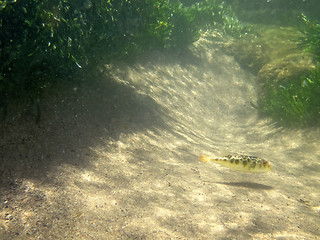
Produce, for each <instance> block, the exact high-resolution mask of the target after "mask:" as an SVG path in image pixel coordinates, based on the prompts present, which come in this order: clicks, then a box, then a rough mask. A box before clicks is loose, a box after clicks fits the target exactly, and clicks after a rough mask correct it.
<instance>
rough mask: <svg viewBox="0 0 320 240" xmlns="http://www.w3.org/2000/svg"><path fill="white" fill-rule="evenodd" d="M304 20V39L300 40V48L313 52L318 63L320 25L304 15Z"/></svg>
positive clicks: (319, 54)
mask: <svg viewBox="0 0 320 240" xmlns="http://www.w3.org/2000/svg"><path fill="white" fill-rule="evenodd" d="M302 20H303V22H304V23H305V24H304V26H305V30H304V37H303V38H300V41H301V43H300V46H302V47H304V48H305V50H307V51H310V52H312V53H313V54H314V55H315V56H316V58H317V60H318V61H320V24H319V23H317V22H314V21H311V20H310V19H309V18H308V17H307V16H305V15H304V14H302Z"/></svg>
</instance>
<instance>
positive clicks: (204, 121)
mask: <svg viewBox="0 0 320 240" xmlns="http://www.w3.org/2000/svg"><path fill="white" fill-rule="evenodd" d="M97 72H99V74H93V75H92V76H91V77H89V78H92V81H87V84H79V85H77V86H69V87H64V90H63V91H62V92H60V94H59V95H58V96H54V97H52V96H48V100H47V103H46V104H42V106H41V109H42V116H41V121H40V124H39V125H36V124H35V123H34V122H33V121H32V120H31V119H28V117H25V118H24V119H21V118H15V119H13V120H12V121H9V120H8V121H7V122H4V123H1V127H0V131H1V132H0V133H1V139H0V173H1V179H0V181H1V182H0V194H1V199H0V200H1V202H0V209H1V211H0V239H245V240H247V239H320V174H319V172H320V148H319V143H320V130H319V129H303V130H288V129H284V128H280V127H278V126H277V125H276V124H273V123H272V122H271V121H269V120H268V119H265V118H261V117H259V116H258V113H257V111H256V110H255V109H254V108H252V107H251V103H253V104H254V103H255V102H256V101H257V96H256V79H255V77H254V76H253V75H251V74H250V73H248V72H246V71H244V70H242V69H241V68H240V67H239V65H238V64H237V63H236V62H235V61H234V59H233V58H232V57H229V56H227V55H225V54H224V53H223V52H221V51H220V50H218V49H216V48H215V47H214V46H213V45H212V44H211V43H210V42H209V41H207V40H205V39H201V40H199V41H198V42H197V43H195V44H194V46H192V47H190V51H189V52H186V53H184V54H181V55H180V56H172V55H170V54H166V53H153V54H149V55H148V56H144V57H142V58H141V59H139V60H138V61H137V62H135V63H134V64H131V65H124V64H113V65H103V64H102V65H101V66H98V69H97ZM89 80H90V79H89ZM9 119H12V118H11V117H9ZM201 153H204V154H208V155H210V156H221V155H224V154H225V153H237V154H249V155H256V156H259V157H263V158H265V159H266V160H268V161H270V162H271V163H272V166H273V169H272V171H271V172H269V173H266V174H250V173H239V172H233V171H232V170H229V169H226V168H223V167H220V166H219V165H215V164H210V163H208V164H205V163H200V162H199V161H198V158H199V155H200V154H201Z"/></svg>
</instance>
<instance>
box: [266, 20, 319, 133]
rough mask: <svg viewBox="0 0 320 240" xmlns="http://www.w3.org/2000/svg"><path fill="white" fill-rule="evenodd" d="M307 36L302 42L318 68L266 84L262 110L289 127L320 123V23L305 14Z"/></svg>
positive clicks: (305, 35)
mask: <svg viewBox="0 0 320 240" xmlns="http://www.w3.org/2000/svg"><path fill="white" fill-rule="evenodd" d="M302 20H303V22H304V24H305V26H304V30H303V32H304V37H302V38H301V39H299V40H298V41H299V45H300V47H301V48H302V49H303V50H304V51H310V52H311V53H313V54H314V56H315V60H316V61H317V62H318V64H317V65H316V67H315V69H310V72H309V74H307V75H305V76H301V77H300V78H298V79H292V80H291V81H288V82H287V83H286V84H283V83H281V84H277V85H276V86H274V84H273V83H272V82H273V81H274V79H270V82H269V83H267V85H268V87H267V92H266V97H265V98H264V99H263V100H262V101H261V103H260V110H261V111H262V112H264V113H266V114H267V115H269V116H271V117H272V118H273V119H274V120H276V121H278V122H280V123H281V124H283V125H286V126H289V127H301V126H310V125H318V124H319V123H320V62H319V61H320V24H319V23H318V22H317V21H310V20H309V19H308V18H307V17H306V16H305V15H302Z"/></svg>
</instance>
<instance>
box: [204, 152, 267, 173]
mask: <svg viewBox="0 0 320 240" xmlns="http://www.w3.org/2000/svg"><path fill="white" fill-rule="evenodd" d="M200 162H204V163H205V162H215V163H218V164H220V165H222V166H224V167H228V168H230V169H232V170H235V171H239V172H252V173H263V172H269V171H270V170H271V165H270V163H269V162H268V161H266V160H264V159H262V158H258V157H252V156H246V155H230V154H229V155H227V156H225V157H221V158H213V157H207V156H204V155H201V156H200Z"/></svg>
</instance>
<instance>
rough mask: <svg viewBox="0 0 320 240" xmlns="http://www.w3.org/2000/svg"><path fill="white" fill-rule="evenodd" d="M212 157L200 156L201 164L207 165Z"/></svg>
mask: <svg viewBox="0 0 320 240" xmlns="http://www.w3.org/2000/svg"><path fill="white" fill-rule="evenodd" d="M210 159H211V158H210V157H207V156H204V155H200V159H199V160H200V162H203V163H206V162H210Z"/></svg>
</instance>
